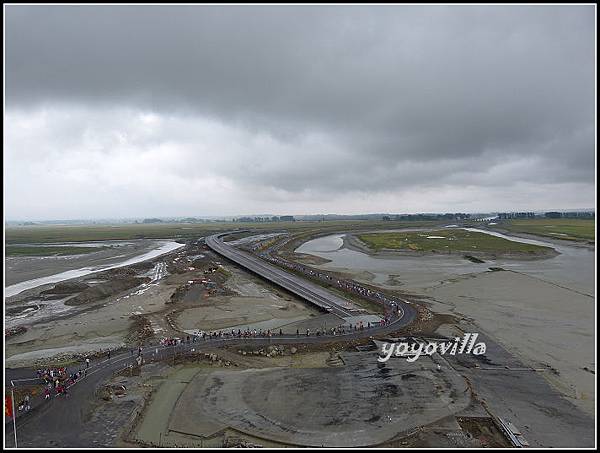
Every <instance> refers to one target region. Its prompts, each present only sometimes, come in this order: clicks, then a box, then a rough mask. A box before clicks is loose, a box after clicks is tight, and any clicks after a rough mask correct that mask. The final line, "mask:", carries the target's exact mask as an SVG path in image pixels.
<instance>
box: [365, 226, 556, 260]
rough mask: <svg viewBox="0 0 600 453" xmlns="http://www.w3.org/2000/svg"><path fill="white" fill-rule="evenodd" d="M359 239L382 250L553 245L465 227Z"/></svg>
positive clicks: (529, 249) (535, 249) (537, 249)
mask: <svg viewBox="0 0 600 453" xmlns="http://www.w3.org/2000/svg"><path fill="white" fill-rule="evenodd" d="M358 238H359V239H360V240H361V241H363V242H364V243H365V244H367V245H368V246H369V248H371V249H373V250H376V251H379V250H382V249H392V250H412V251H422V252H437V253H450V252H469V253H477V252H480V253H531V254H535V253H542V252H547V251H549V250H551V248H550V247H541V246H538V245H532V244H524V243H521V242H515V241H509V240H507V239H503V238H499V237H496V236H492V235H489V234H485V233H478V232H474V231H466V230H461V229H444V230H435V231H407V232H394V233H370V234H361V235H359V236H358Z"/></svg>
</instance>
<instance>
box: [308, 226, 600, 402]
mask: <svg viewBox="0 0 600 453" xmlns="http://www.w3.org/2000/svg"><path fill="white" fill-rule="evenodd" d="M317 241H319V242H317ZM311 242H312V243H311ZM556 246H557V248H558V249H559V251H560V255H558V256H557V257H554V258H550V259H547V260H536V261H519V260H510V261H509V260H492V261H487V262H485V263H482V264H477V263H471V262H468V261H467V260H464V259H461V258H460V257H457V256H439V257H432V256H423V257H405V256H397V257H385V258H381V257H375V256H370V255H367V254H365V253H361V252H358V251H356V250H350V249H347V248H343V239H342V235H332V236H329V237H325V238H319V239H316V240H313V241H309V242H307V243H305V244H303V245H302V246H301V247H299V248H298V251H299V252H301V253H312V254H315V255H317V256H320V257H323V258H326V259H329V260H331V261H330V262H329V263H327V264H324V265H319V266H315V267H319V268H322V269H325V270H327V269H329V270H334V271H338V272H344V273H347V274H348V275H350V276H352V277H353V278H355V279H356V280H359V281H363V282H366V283H371V284H375V285H378V286H381V287H384V288H388V289H391V290H400V291H404V292H407V293H412V294H418V295H424V296H428V297H429V298H430V302H431V307H432V309H433V310H434V311H435V312H440V313H454V314H459V315H461V316H463V317H466V318H469V319H472V320H473V321H474V322H475V323H476V324H477V325H478V326H479V327H480V328H481V329H482V330H483V331H485V332H487V333H488V334H490V335H491V336H492V337H493V338H495V339H496V340H498V341H499V342H500V343H501V344H502V345H504V346H505V347H506V348H507V349H508V350H510V351H511V352H513V353H514V354H515V355H516V356H518V357H519V358H520V359H521V360H523V361H524V362H525V363H527V364H529V365H531V366H533V367H545V368H548V367H551V368H554V369H555V370H557V371H558V373H559V374H554V373H552V372H548V373H544V377H545V378H546V379H547V380H548V381H549V382H550V383H551V384H552V385H553V386H554V387H555V388H557V389H558V390H559V391H561V392H562V393H563V394H564V395H565V396H566V397H568V398H570V399H571V400H572V401H573V402H574V403H575V404H577V405H578V406H579V407H580V408H582V409H583V410H585V411H586V412H587V413H590V414H591V413H593V412H594V405H595V402H594V400H595V392H594V377H595V375H594V374H593V373H592V372H590V371H587V370H585V369H584V368H586V367H587V368H588V370H592V371H594V372H595V368H596V367H595V362H594V354H595V345H594V335H595V325H594V320H595V289H594V281H595V278H594V269H595V264H594V252H593V250H590V249H589V248H582V247H570V246H566V245H556ZM490 267H502V268H505V269H509V270H510V271H504V272H503V271H499V272H490V271H489V268H490Z"/></svg>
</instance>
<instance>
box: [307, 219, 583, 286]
mask: <svg viewBox="0 0 600 453" xmlns="http://www.w3.org/2000/svg"><path fill="white" fill-rule="evenodd" d="M466 229H467V230H469V231H476V232H480V233H485V234H491V235H493V236H498V237H502V238H504V239H509V240H512V241H517V242H523V243H527V244H535V245H543V246H547V247H553V248H554V249H556V250H557V251H558V252H559V253H560V255H558V256H555V257H552V258H548V259H540V260H516V259H497V260H486V262H485V263H481V264H479V263H472V262H470V261H468V260H466V259H464V258H462V257H461V256H460V255H447V256H444V255H431V256H414V257H411V256H401V255H399V256H395V257H374V256H371V255H368V254H366V253H363V252H359V251H355V250H349V249H345V248H341V247H342V245H343V237H344V234H335V235H330V236H324V237H321V238H316V239H313V240H311V241H308V242H305V243H304V244H302V245H301V246H300V247H298V248H297V249H296V251H297V252H298V253H308V254H311V255H315V256H320V257H322V258H325V259H328V260H331V261H330V262H329V263H326V264H323V265H321V266H318V267H321V268H322V269H330V270H338V271H344V270H351V271H353V272H358V273H360V272H369V273H371V274H373V275H374V277H373V282H374V283H378V284H385V282H386V281H387V280H388V279H389V278H390V276H397V278H398V280H399V281H400V282H402V283H403V284H406V285H408V286H411V287H416V288H422V287H430V286H432V285H435V284H436V283H437V282H439V281H442V280H446V279H448V278H452V277H456V276H460V275H465V274H470V273H477V272H485V271H487V270H489V267H502V268H504V269H510V270H513V271H517V272H522V273H524V274H527V275H530V276H533V277H536V278H540V279H542V280H545V281H548V282H552V283H554V284H557V285H560V286H564V287H566V288H569V289H572V290H574V291H577V292H581V293H584V294H587V295H590V296H592V297H593V296H594V293H595V289H594V281H595V260H594V257H595V251H594V250H590V249H588V248H584V247H574V246H569V245H555V244H552V243H549V242H545V241H542V240H535V239H524V238H519V237H515V236H508V235H505V234H501V233H496V232H491V231H487V230H479V229H476V228H466Z"/></svg>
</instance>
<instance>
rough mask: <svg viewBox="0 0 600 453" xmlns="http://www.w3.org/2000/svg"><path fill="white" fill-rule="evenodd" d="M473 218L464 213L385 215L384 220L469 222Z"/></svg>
mask: <svg viewBox="0 0 600 453" xmlns="http://www.w3.org/2000/svg"><path fill="white" fill-rule="evenodd" d="M470 218H471V214H465V213H462V212H455V213H446V214H398V215H384V216H383V217H382V219H383V220H386V221H387V220H402V221H413V220H468V219H470Z"/></svg>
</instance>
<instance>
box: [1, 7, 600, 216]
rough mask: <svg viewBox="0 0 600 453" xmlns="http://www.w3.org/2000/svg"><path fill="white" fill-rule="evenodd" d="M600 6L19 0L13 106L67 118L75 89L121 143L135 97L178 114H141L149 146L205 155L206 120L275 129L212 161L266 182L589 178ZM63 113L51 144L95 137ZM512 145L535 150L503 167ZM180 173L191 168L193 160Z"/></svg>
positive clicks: (238, 181) (372, 187)
mask: <svg viewBox="0 0 600 453" xmlns="http://www.w3.org/2000/svg"><path fill="white" fill-rule="evenodd" d="M594 17H595V11H594V8H593V7H592V6H574V7H571V6H527V7H526V6H488V7H468V6H455V7H436V6H422V7H417V6H414V7H406V6H379V7H366V6H346V7H341V6H327V7H309V6H280V7H272V6H254V7H242V6H239V7H238V6H228V7H209V6H173V7H171V6H146V7H141V6H50V7H47V6H8V7H7V8H6V108H7V112H34V111H40V110H43V109H48V111H50V112H52V114H53V115H56V114H57V112H58V111H60V112H63V113H64V114H65V115H67V116H68V113H67V112H68V111H69V109H68V108H67V107H68V106H69V105H70V106H72V112H75V113H74V114H75V115H83V116H84V118H85V120H84V122H85V121H87V125H82V124H81V123H80V122H79V120H78V125H77V128H79V130H81V129H83V130H88V131H90V130H92V131H93V130H96V131H99V130H103V129H104V132H102V133H96V137H97V139H98V140H100V142H99V143H96V144H95V145H96V146H98V147H100V148H102V149H104V152H107V153H110V149H111V146H113V145H112V144H113V142H114V140H116V138H115V137H116V136H114V135H111V134H109V133H108V130H114V129H118V127H119V126H118V125H116V124H113V123H112V122H111V121H108V120H107V115H106V112H107V111H109V110H110V109H117V110H118V109H120V108H121V109H127V108H129V109H133V110H136V109H138V110H140V111H145V112H154V113H155V114H156V115H158V116H159V117H161V118H162V119H163V120H165V121H166V123H167V125H165V126H163V127H162V128H157V129H156V130H154V131H149V132H144V133H140V132H139V131H132V130H130V131H129V133H130V134H138V135H136V136H130V137H129V140H130V141H131V142H134V143H135V145H136V146H137V147H138V148H140V149H145V148H151V147H156V146H159V145H160V144H165V143H167V144H168V143H171V144H176V145H177V146H181V147H184V148H185V149H186V153H187V152H189V153H192V154H193V153H194V150H195V149H197V150H198V149H203V148H202V143H201V142H202V137H201V136H199V135H198V134H197V133H196V132H195V131H194V127H195V124H196V123H197V122H202V121H215V122H217V123H218V124H223V125H226V127H227V130H228V131H229V132H228V133H230V134H234V135H235V134H241V135H242V136H244V137H246V138H247V139H248V140H254V139H256V137H270V139H271V142H270V147H269V150H268V151H261V149H260V146H248V148H247V152H246V153H244V152H243V150H240V149H238V142H239V140H238V138H239V137H235V138H232V139H231V140H230V139H227V138H226V137H225V136H220V137H221V140H223V142H222V143H221V145H219V148H221V150H220V152H221V153H223V154H224V156H221V157H220V158H219V159H217V161H218V162H217V163H215V164H210V165H209V166H210V168H211V171H212V172H213V173H212V174H213V175H215V176H218V177H224V178H229V179H230V180H231V181H232V184H235V185H237V186H239V187H254V188H257V189H256V190H259V189H258V188H260V187H264V188H265V191H266V192H265V193H268V192H269V190H271V189H272V190H275V191H282V193H288V194H289V195H290V196H292V194H300V196H301V194H303V193H306V194H308V193H310V194H311V195H310V196H308V195H307V197H309V198H311V197H314V193H319V192H321V193H322V194H323V196H324V198H325V199H330V198H331V197H334V196H341V195H343V194H344V193H346V192H349V191H364V192H371V193H378V191H387V190H395V189H398V190H400V189H407V188H412V187H418V186H431V185H435V184H440V185H441V184H445V183H448V184H455V185H460V184H461V182H462V183H465V182H467V181H470V182H472V183H476V184H480V185H481V186H482V187H483V186H494V185H500V184H502V185H504V186H505V187H507V186H510V185H511V184H517V183H519V182H533V183H539V184H547V183H551V182H555V183H559V182H564V183H579V182H583V183H587V184H588V185H591V184H593V181H594V172H593V170H592V169H591V164H593V161H594V143H595V125H594V112H595V104H594V98H595V88H594V84H595V70H594V68H595V47H594V40H595V19H594ZM94 112H97V113H94ZM95 115H97V116H95ZM117 117H118V115H117ZM169 118H173V121H171V122H169V120H168V119H169ZM186 119H187V123H186V122H185V120H186ZM98 121H102V123H98ZM53 124H54V125H55V127H56V128H57V129H58V131H55V132H53V133H52V137H53V138H52V140H54V143H55V145H54V146H50V148H51V149H50V152H51V151H52V150H56V149H58V148H61V147H65V146H66V145H68V146H66V148H68V149H75V148H78V147H79V149H88V148H87V147H88V146H89V145H90V143H89V141H87V142H86V139H85V137H86V136H85V134H83V133H78V132H76V133H75V134H73V133H72V132H71V131H70V127H71V124H72V123H71V121H70V119H68V118H64V119H63V120H62V121H58V122H57V121H54V122H53ZM246 134H247V135H246ZM100 136H101V138H100ZM314 136H317V137H321V138H322V141H320V142H319V141H317V142H314V141H311V140H310V137H314ZM229 142H231V143H236V147H235V150H232V149H231V147H230V143H229ZM82 143H84V144H82ZM212 145H214V146H217V145H216V144H214V143H213V144H212ZM239 146H240V147H242V148H243V145H241V144H239ZM307 146H310V147H312V148H313V149H311V150H310V152H309V151H307V150H306V147H307ZM33 152H34V151H32V150H31V149H29V150H27V151H24V153H33ZM248 153H254V155H249V154H248ZM302 153H305V156H299V154H302ZM196 154H197V157H198V159H192V158H190V159H192V160H191V162H193V163H194V165H202V162H205V157H203V156H204V154H203V153H202V152H200V151H197V153H196ZM261 159H263V160H265V162H260V160H261ZM511 159H512V160H513V161H514V162H517V163H520V164H519V165H520V166H519V167H518V168H516V169H514V171H512V172H509V173H504V168H505V167H504V166H503V165H504V162H505V161H507V160H508V161H510V160H511ZM178 171H180V172H182V174H181V175H180V176H181V177H183V178H193V176H190V175H193V173H194V167H193V166H187V168H182V169H180V170H178ZM500 175H501V176H500ZM500 181H501V182H500ZM424 209H426V208H425V207H424Z"/></svg>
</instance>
